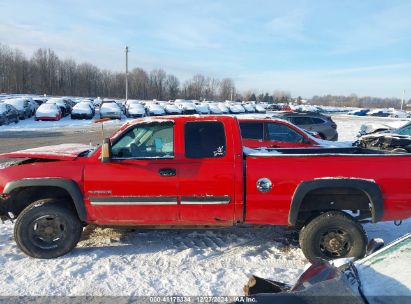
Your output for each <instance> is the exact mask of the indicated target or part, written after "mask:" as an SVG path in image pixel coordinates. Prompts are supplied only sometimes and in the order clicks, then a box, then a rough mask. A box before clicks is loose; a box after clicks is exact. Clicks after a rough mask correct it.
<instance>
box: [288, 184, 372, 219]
mask: <svg viewBox="0 0 411 304" xmlns="http://www.w3.org/2000/svg"><path fill="white" fill-rule="evenodd" d="M331 210H344V211H346V212H347V213H349V214H350V215H351V216H352V217H353V218H355V219H356V220H364V219H367V218H371V217H372V212H371V211H372V202H371V199H370V197H369V196H368V195H367V193H366V192H364V191H362V190H360V189H358V188H353V187H334V188H333V187H331V188H329V187H327V188H319V189H314V190H312V191H309V192H308V193H307V194H306V195H305V197H304V198H303V200H302V202H301V205H300V208H299V210H298V216H297V223H296V224H297V225H301V224H304V223H306V222H307V221H309V220H310V219H311V218H313V217H314V216H316V215H318V214H320V213H323V212H326V211H331Z"/></svg>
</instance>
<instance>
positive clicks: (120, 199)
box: [89, 196, 177, 206]
mask: <svg viewBox="0 0 411 304" xmlns="http://www.w3.org/2000/svg"><path fill="white" fill-rule="evenodd" d="M89 200H90V204H91V205H93V206H113V205H114V206H144V205H148V206H155V205H177V197H176V196H110V197H90V198H89Z"/></svg>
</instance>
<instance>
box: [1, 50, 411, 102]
mask: <svg viewBox="0 0 411 304" xmlns="http://www.w3.org/2000/svg"><path fill="white" fill-rule="evenodd" d="M125 81H126V74H125V73H124V72H112V71H109V70H104V69H99V68H98V67H96V66H95V65H93V64H90V63H77V62H76V61H74V60H73V59H60V58H59V57H58V56H57V54H56V53H55V52H54V51H53V50H51V49H43V48H40V49H38V50H37V51H35V52H34V53H33V55H32V56H31V57H30V58H28V57H27V56H26V55H24V54H23V52H21V51H20V50H19V49H12V48H10V47H8V46H6V45H2V44H0V93H1V92H4V93H22V94H40V95H42V94H47V95H59V96H88V97H97V96H100V97H113V98H124V97H125ZM128 96H129V98H133V99H143V100H148V99H157V100H169V99H176V98H184V99H197V100H200V99H203V100H216V101H224V100H238V101H242V100H246V101H258V102H267V103H290V102H295V103H301V102H302V101H303V99H302V98H301V97H300V96H299V97H298V98H295V99H293V98H292V97H291V93H290V92H289V91H284V90H275V91H274V92H273V93H272V94H269V93H268V92H266V93H262V92H258V91H256V90H247V91H244V92H242V93H240V92H238V90H237V89H236V86H235V83H234V81H233V80H232V79H231V78H224V79H221V80H220V79H217V78H213V77H207V76H204V75H202V74H196V75H194V76H193V77H192V78H191V79H189V80H186V81H184V82H183V83H181V82H180V80H179V78H178V77H177V76H175V75H173V74H169V73H166V71H164V70H163V69H153V70H151V71H149V72H147V71H145V70H144V69H142V68H138V67H137V68H134V69H132V70H131V71H130V72H129V74H128ZM410 102H411V101H408V103H410ZM309 103H310V104H314V105H328V106H339V107H341V106H350V107H394V108H399V107H400V106H401V100H400V99H398V98H378V97H370V96H365V97H358V96H357V95H355V94H351V95H350V96H333V95H324V96H314V97H312V99H310V100H309Z"/></svg>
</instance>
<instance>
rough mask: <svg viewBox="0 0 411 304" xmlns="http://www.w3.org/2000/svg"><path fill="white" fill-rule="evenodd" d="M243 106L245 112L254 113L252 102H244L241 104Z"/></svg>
mask: <svg viewBox="0 0 411 304" xmlns="http://www.w3.org/2000/svg"><path fill="white" fill-rule="evenodd" d="M243 108H244V110H245V111H246V112H247V113H255V108H254V106H253V105H252V104H250V103H245V104H243Z"/></svg>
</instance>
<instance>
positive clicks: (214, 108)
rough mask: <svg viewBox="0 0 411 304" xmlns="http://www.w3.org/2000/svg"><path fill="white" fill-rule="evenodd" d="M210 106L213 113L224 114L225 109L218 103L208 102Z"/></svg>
mask: <svg viewBox="0 0 411 304" xmlns="http://www.w3.org/2000/svg"><path fill="white" fill-rule="evenodd" d="M208 108H209V109H210V113H211V114H223V111H222V110H221V109H220V107H219V106H218V103H215V102H210V101H209V102H208Z"/></svg>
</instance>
